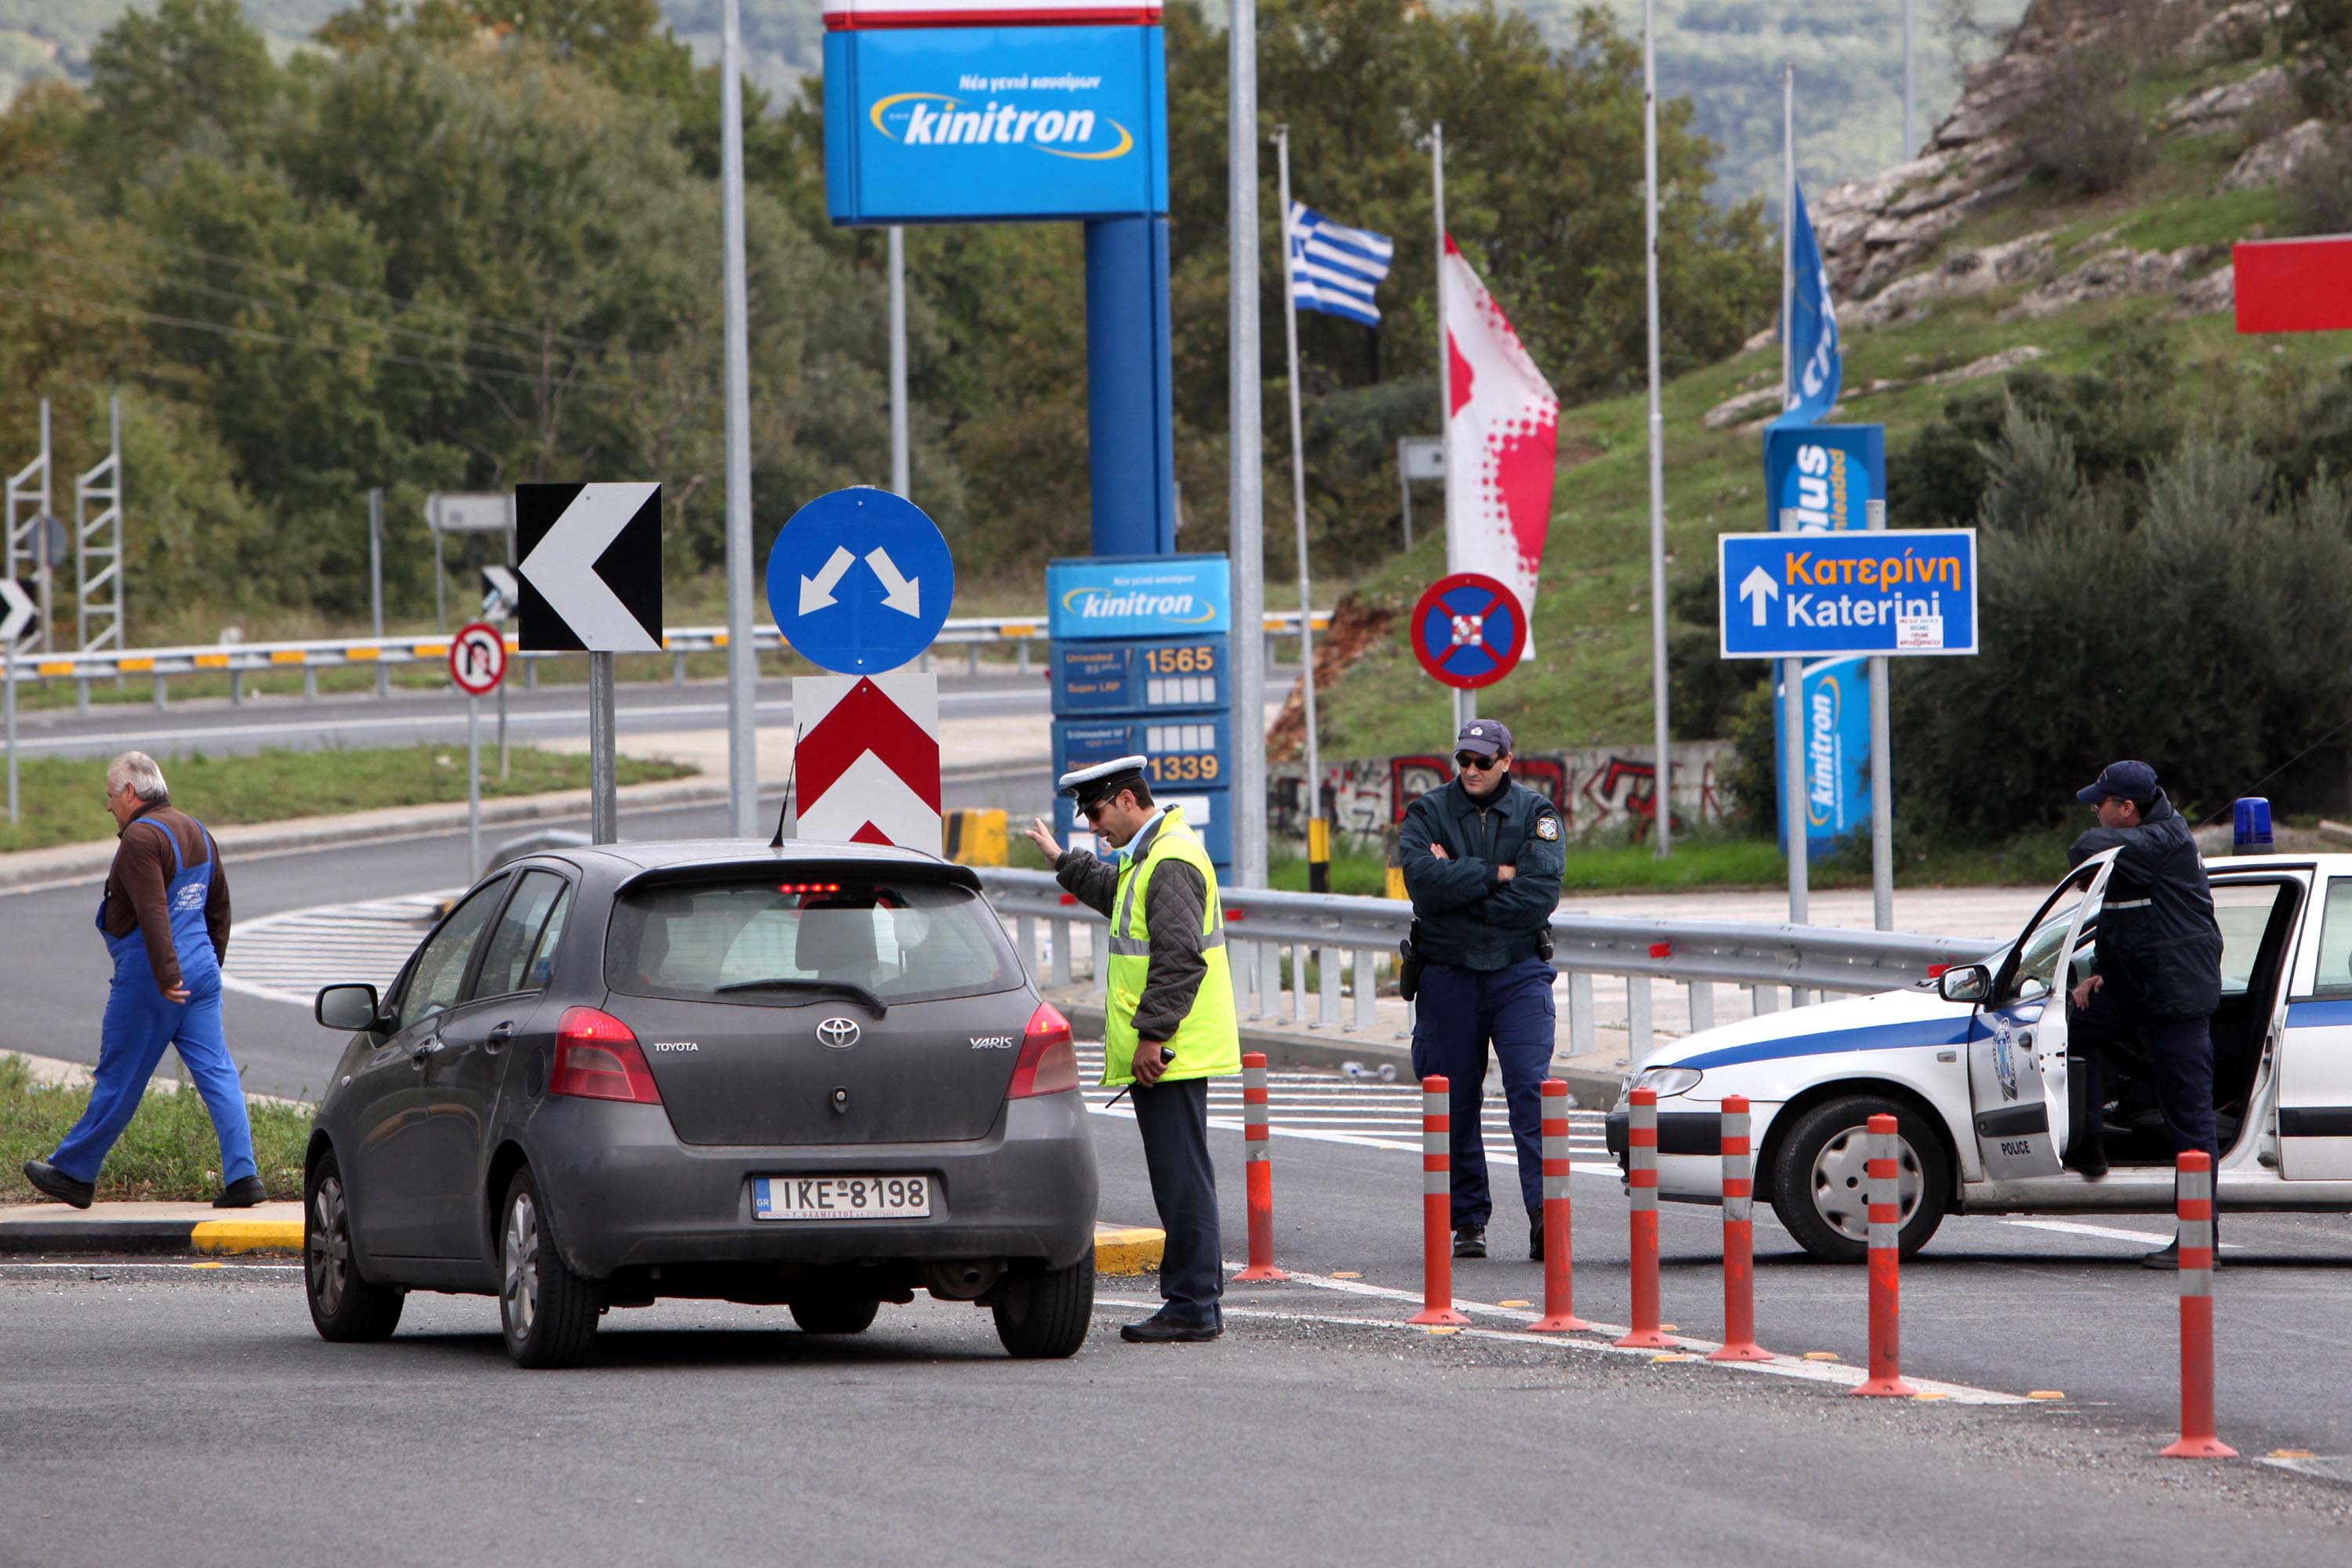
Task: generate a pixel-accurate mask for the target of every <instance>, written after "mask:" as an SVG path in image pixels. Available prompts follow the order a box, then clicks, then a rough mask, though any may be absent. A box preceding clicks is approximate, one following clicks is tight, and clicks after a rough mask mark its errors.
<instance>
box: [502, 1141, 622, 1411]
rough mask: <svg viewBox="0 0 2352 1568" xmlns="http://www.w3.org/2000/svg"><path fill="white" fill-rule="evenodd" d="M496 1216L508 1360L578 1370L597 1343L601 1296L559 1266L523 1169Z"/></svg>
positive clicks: (540, 1206)
mask: <svg viewBox="0 0 2352 1568" xmlns="http://www.w3.org/2000/svg"><path fill="white" fill-rule="evenodd" d="M499 1215H500V1216H501V1218H500V1221H499V1321H500V1322H501V1324H502V1325H503V1326H504V1328H505V1331H506V1341H507V1354H508V1355H509V1356H511V1357H513V1358H514V1363H515V1365H517V1366H523V1367H564V1366H579V1365H581V1364H582V1363H584V1362H586V1361H587V1359H588V1352H589V1351H590V1350H591V1349H592V1348H593V1346H594V1344H595V1342H596V1320H597V1318H598V1317H599V1316H600V1315H601V1314H602V1313H603V1311H604V1297H603V1292H602V1291H601V1290H600V1289H598V1288H597V1286H596V1283H595V1281H593V1280H591V1279H582V1278H581V1277H580V1276H579V1275H577V1274H574V1273H573V1272H572V1268H571V1266H570V1265H569V1264H567V1263H565V1262H564V1261H563V1254H562V1252H561V1251H559V1250H557V1248H556V1245H555V1235H554V1233H553V1232H552V1231H551V1230H549V1229H548V1227H547V1208H546V1205H544V1204H542V1203H541V1201H540V1196H539V1184H538V1183H537V1182H535V1181H533V1180H532V1179H531V1174H530V1170H529V1169H528V1168H525V1169H523V1170H520V1171H517V1172H516V1173H515V1174H514V1180H513V1181H512V1182H510V1183H509V1184H508V1185H507V1199H506V1203H505V1204H504V1205H502V1206H501V1208H500V1209H499Z"/></svg>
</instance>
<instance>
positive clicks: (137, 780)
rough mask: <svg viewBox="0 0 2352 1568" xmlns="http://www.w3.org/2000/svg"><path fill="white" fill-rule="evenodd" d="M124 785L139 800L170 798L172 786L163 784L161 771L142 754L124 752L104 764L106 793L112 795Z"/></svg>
mask: <svg viewBox="0 0 2352 1568" xmlns="http://www.w3.org/2000/svg"><path fill="white" fill-rule="evenodd" d="M124 784H129V785H130V786H131V789H132V790H134V791H135V792H137V794H138V796H139V798H140V799H141V800H145V801H158V800H169V799H171V798H172V786H171V785H169V784H165V783H164V782H163V769H161V768H159V767H157V766H156V765H155V759H154V758H152V757H151V756H149V755H148V754H147V753H146V752H123V753H122V754H121V756H119V757H117V758H115V759H114V761H112V762H110V763H107V764H106V793H107V794H109V795H112V794H114V793H116V792H117V791H118V790H120V789H121V788H122V786H123V785H124Z"/></svg>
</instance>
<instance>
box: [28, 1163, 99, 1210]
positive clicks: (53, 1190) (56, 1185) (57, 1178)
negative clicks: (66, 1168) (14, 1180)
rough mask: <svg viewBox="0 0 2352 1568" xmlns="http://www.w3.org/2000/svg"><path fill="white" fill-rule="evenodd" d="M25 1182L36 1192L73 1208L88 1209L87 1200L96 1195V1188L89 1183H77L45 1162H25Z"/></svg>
mask: <svg viewBox="0 0 2352 1568" xmlns="http://www.w3.org/2000/svg"><path fill="white" fill-rule="evenodd" d="M25 1180H26V1181H28V1182H30V1183H32V1184H33V1189H34V1190H35V1191H36V1192H40V1193H46V1194H48V1195H49V1196H50V1197H53V1198H55V1199H57V1200H58V1202H59V1203H61V1204H70V1205H73V1206H74V1207H75V1208H78V1209H86V1208H88V1207H89V1200H90V1199H92V1198H94V1197H96V1196H97V1195H98V1188H97V1187H96V1186H95V1185H94V1184H91V1183H89V1182H77V1181H75V1180H74V1179H73V1178H72V1177H71V1176H68V1175H67V1174H66V1173H64V1172H63V1171H60V1170H58V1168H57V1167H56V1166H55V1165H52V1164H50V1163H48V1162H47V1160H27V1161H26V1162H25Z"/></svg>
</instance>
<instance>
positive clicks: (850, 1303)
mask: <svg viewBox="0 0 2352 1568" xmlns="http://www.w3.org/2000/svg"><path fill="white" fill-rule="evenodd" d="M880 1310H882V1303H881V1302H880V1301H877V1300H875V1299H874V1298H873V1297H871V1296H865V1297H859V1296H816V1297H812V1298H811V1299H809V1300H805V1301H794V1302H793V1322H795V1323H798V1324H799V1325H800V1326H801V1332H803V1333H804V1334H862V1333H864V1332H865V1331H866V1330H868V1329H870V1328H872V1327H873V1326H874V1315H875V1314H876V1313H877V1312H879V1311H880Z"/></svg>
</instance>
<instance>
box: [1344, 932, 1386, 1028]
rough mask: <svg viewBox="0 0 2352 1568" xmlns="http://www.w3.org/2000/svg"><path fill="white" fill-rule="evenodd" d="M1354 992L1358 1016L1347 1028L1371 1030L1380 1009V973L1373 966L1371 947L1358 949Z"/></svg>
mask: <svg viewBox="0 0 2352 1568" xmlns="http://www.w3.org/2000/svg"><path fill="white" fill-rule="evenodd" d="M1354 990H1355V993H1356V1016H1355V1018H1354V1020H1353V1021H1352V1022H1350V1023H1349V1025H1348V1027H1349V1029H1369V1028H1370V1027H1371V1026H1372V1019H1373V1017H1374V1016H1375V1015H1376V1014H1377V1012H1378V1009H1379V1007H1380V995H1379V991H1380V980H1379V972H1378V971H1377V970H1376V969H1375V968H1374V966H1373V963H1372V950H1371V949H1370V948H1369V947H1360V948H1358V949H1356V979H1355V986H1354Z"/></svg>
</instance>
